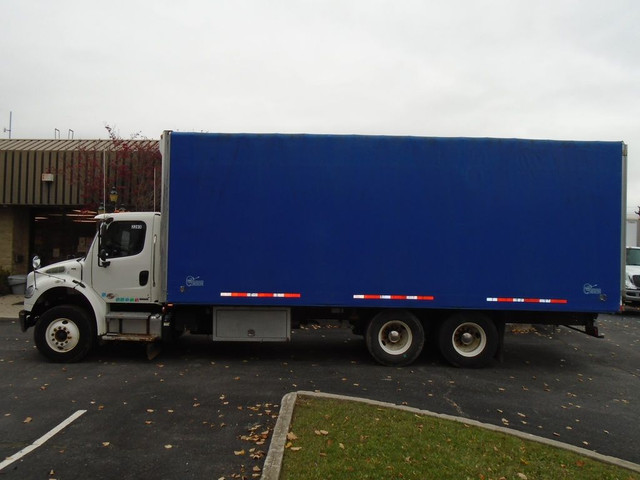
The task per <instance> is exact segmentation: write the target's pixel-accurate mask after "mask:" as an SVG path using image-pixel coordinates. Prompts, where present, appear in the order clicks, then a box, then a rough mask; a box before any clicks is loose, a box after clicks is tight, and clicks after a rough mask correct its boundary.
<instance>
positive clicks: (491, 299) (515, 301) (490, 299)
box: [487, 297, 569, 304]
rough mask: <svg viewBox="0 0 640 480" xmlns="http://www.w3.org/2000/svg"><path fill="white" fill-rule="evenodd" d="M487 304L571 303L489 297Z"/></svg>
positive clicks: (552, 299)
mask: <svg viewBox="0 0 640 480" xmlns="http://www.w3.org/2000/svg"><path fill="white" fill-rule="evenodd" d="M487 302H498V303H562V304H564V303H569V302H568V301H567V300H566V299H564V298H515V297H513V298H512V297H489V298H487Z"/></svg>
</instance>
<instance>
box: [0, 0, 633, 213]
mask: <svg viewBox="0 0 640 480" xmlns="http://www.w3.org/2000/svg"><path fill="white" fill-rule="evenodd" d="M0 14H1V18H2V29H1V30H0V61H1V62H2V69H1V73H0V127H3V128H8V127H9V112H10V111H11V112H13V122H12V125H11V126H12V138H54V131H55V129H56V128H57V129H58V130H59V131H60V136H61V138H67V137H68V136H69V135H70V132H69V129H71V130H73V132H74V138H76V139H78V138H106V137H107V133H106V130H105V128H104V127H105V125H110V126H112V127H115V128H116V130H117V131H118V132H119V134H120V135H121V136H122V137H124V138H128V137H130V136H131V135H132V134H135V133H141V134H142V135H143V136H146V137H148V138H159V137H160V134H161V133H162V131H163V130H166V129H173V130H182V131H209V132H283V133H291V132H304V133H357V134H392V135H422V136H468V137H518V138H544V139H563V140H613V141H625V142H626V143H627V144H628V145H629V185H628V190H629V191H628V193H629V194H628V199H629V205H628V211H630V212H631V211H633V210H634V209H635V208H636V207H637V206H638V205H640V165H636V163H637V162H640V153H638V152H640V1H638V0H535V1H534V0H483V1H472V0H445V1H439V2H437V1H427V0H422V1H418V0H416V1H405V0H390V1H379V0H327V1H323V0H317V1H310V0H297V1H294V0H261V1H260V0H247V1H244V0H228V1H227V0H220V1H216V0H209V1H204V0H202V1H197V0H182V1H180V2H178V1H175V0H172V1H165V0H154V1H145V2H143V1H139V0H124V1H121V0H115V1H114V0H111V1H101V2H97V1H90V0H77V1H72V0H56V1H51V0H0ZM0 134H1V135H0V137H1V138H8V135H9V134H8V133H7V132H3V131H0ZM636 159H637V160H636ZM585 207H586V206H585Z"/></svg>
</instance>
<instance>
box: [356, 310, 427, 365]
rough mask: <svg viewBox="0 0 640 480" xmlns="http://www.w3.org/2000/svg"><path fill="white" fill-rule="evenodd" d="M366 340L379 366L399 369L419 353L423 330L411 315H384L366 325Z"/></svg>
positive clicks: (401, 313) (400, 311) (387, 312)
mask: <svg viewBox="0 0 640 480" xmlns="http://www.w3.org/2000/svg"><path fill="white" fill-rule="evenodd" d="M365 338H366V342H367V348H368V349H369V353H371V355H372V356H373V358H375V359H376V361H377V362H378V363H381V364H382V365H388V366H396V367H399V366H404V365H409V364H410V363H412V362H413V361H414V360H415V359H416V358H418V356H419V355H420V353H421V352H422V347H423V346H424V329H423V328H422V324H421V323H420V320H418V319H417V318H416V317H415V315H413V314H412V313H411V312H407V311H404V310H393V311H384V312H381V313H379V314H378V315H376V316H375V317H374V318H373V319H372V320H371V322H369V325H368V327H367V333H366V335H365Z"/></svg>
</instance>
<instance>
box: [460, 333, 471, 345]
mask: <svg viewBox="0 0 640 480" xmlns="http://www.w3.org/2000/svg"><path fill="white" fill-rule="evenodd" d="M460 341H461V342H462V344H463V345H471V342H473V335H471V334H470V333H469V332H465V333H463V334H462V335H461V336H460Z"/></svg>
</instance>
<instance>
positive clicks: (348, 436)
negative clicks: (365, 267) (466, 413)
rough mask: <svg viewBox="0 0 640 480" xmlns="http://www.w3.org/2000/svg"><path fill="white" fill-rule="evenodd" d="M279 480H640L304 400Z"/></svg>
mask: <svg viewBox="0 0 640 480" xmlns="http://www.w3.org/2000/svg"><path fill="white" fill-rule="evenodd" d="M287 438H288V440H287V444H286V448H285V454H284V460H283V465H282V471H281V476H280V479H281V480H287V479H290V480H293V479H322V480H325V479H349V480H354V479H431V478H434V479H436V478H437V479H443V480H444V479H456V480H460V479H473V480H510V479H514V480H533V479H544V480H555V479H580V480H591V479H593V480H596V479H597V480H614V479H615V480H640V477H638V475H637V474H636V473H635V472H633V471H631V470H627V469H624V468H620V467H617V466H614V465H610V464H608V463H602V462H599V461H597V460H594V459H592V458H589V457H583V456H581V455H579V454H577V453H574V452H569V451H566V450H563V449H559V448H556V447H552V446H548V445H544V444H541V443H538V442H534V441H529V440H523V439H520V438H518V437H513V436H510V435H507V434H504V433H500V432H493V431H490V430H486V429H483V428H481V427H477V426H471V425H465V424H463V423H459V422H454V421H451V420H444V419H440V418H435V417H431V416H424V415H417V414H414V413H410V412H405V411H400V410H395V409H389V408H382V407H378V406H373V405H368V404H363V403H360V402H351V401H345V400H335V399H326V398H315V397H314V398H312V397H304V396H299V397H298V400H297V403H296V408H295V410H294V414H293V418H292V422H291V427H290V430H289V435H288V437H287Z"/></svg>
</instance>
